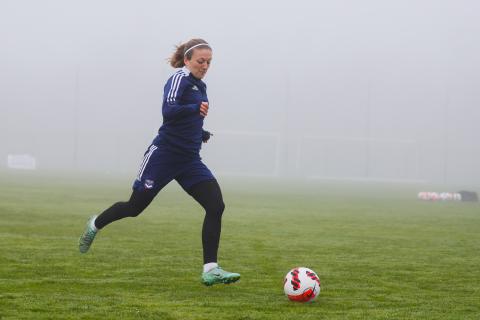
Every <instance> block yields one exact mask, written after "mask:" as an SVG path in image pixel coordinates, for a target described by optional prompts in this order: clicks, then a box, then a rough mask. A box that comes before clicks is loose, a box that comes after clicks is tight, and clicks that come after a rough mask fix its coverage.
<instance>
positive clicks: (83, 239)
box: [78, 216, 98, 253]
mask: <svg viewBox="0 0 480 320" xmlns="http://www.w3.org/2000/svg"><path fill="white" fill-rule="evenodd" d="M95 218H97V216H93V217H91V218H90V219H88V221H87V225H86V227H85V231H84V232H83V234H82V235H81V236H80V239H79V240H78V247H79V249H80V252H81V253H85V252H87V251H88V249H90V246H91V245H92V242H93V239H95V236H96V235H97V232H98V230H95V229H94V228H92V221H94V220H95Z"/></svg>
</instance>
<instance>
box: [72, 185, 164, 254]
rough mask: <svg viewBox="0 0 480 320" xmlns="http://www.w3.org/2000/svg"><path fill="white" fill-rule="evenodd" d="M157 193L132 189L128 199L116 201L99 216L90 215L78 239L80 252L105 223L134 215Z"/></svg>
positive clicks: (87, 246) (86, 247)
mask: <svg viewBox="0 0 480 320" xmlns="http://www.w3.org/2000/svg"><path fill="white" fill-rule="evenodd" d="M157 193H158V191H157V192H154V191H153V190H148V189H144V190H136V189H134V190H133V192H132V195H131V196H130V199H129V200H128V201H126V202H117V203H115V204H114V205H112V206H111V207H110V208H108V209H107V210H105V211H104V212H102V213H101V214H100V215H99V216H93V217H91V218H90V220H88V222H87V225H86V227H85V231H84V232H83V233H82V235H81V236H80V239H79V241H78V245H79V249H80V252H81V253H85V252H87V251H88V249H90V246H91V245H92V242H93V240H94V239H95V236H96V235H97V232H98V231H99V230H100V229H102V228H103V227H105V226H106V225H107V224H109V223H112V222H113V221H116V220H119V219H123V218H126V217H136V216H138V215H139V214H140V213H142V211H143V210H144V209H145V208H146V207H148V205H149V204H150V202H152V200H153V198H155V195H156V194H157Z"/></svg>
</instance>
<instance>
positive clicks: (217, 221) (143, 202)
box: [95, 180, 225, 263]
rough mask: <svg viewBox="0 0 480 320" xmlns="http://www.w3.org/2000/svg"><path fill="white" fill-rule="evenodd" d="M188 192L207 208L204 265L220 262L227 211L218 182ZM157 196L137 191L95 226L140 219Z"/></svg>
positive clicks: (199, 185) (100, 216) (204, 232)
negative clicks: (218, 259) (140, 215)
mask: <svg viewBox="0 0 480 320" xmlns="http://www.w3.org/2000/svg"><path fill="white" fill-rule="evenodd" d="M187 192H188V194H189V195H191V196H192V197H193V198H194V199H195V200H196V201H197V202H198V203H199V204H200V205H201V206H202V207H203V208H204V209H205V219H204V220H203V228H202V244H203V262H204V263H209V262H217V252H218V244H219V241H220V233H221V230H222V214H223V211H224V209H225V204H224V203H223V197H222V191H221V190H220V186H219V185H218V182H217V181H216V180H207V181H202V182H200V183H198V184H196V185H194V186H193V187H192V188H190V189H189V190H188V191H187ZM155 195H156V193H154V192H151V190H145V191H136V190H134V191H133V192H132V195H131V196H130V200H128V201H127V202H117V203H115V204H114V205H112V206H111V207H110V208H108V209H107V210H105V211H104V212H103V213H102V214H100V215H99V216H98V217H97V219H96V220H95V226H96V227H97V228H98V229H102V228H103V227H105V226H106V225H108V224H110V223H112V222H113V221H116V220H119V219H123V218H126V217H136V216H138V215H139V214H140V213H142V211H143V210H145V208H146V207H148V205H149V204H150V203H151V202H152V200H153V198H155Z"/></svg>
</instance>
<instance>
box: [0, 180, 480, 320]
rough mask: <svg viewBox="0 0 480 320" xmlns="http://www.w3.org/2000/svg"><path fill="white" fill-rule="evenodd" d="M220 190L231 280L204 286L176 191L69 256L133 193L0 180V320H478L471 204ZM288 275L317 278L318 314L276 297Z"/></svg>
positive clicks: (347, 192) (362, 189)
mask: <svg viewBox="0 0 480 320" xmlns="http://www.w3.org/2000/svg"><path fill="white" fill-rule="evenodd" d="M220 182H221V184H222V187H223V192H224V198H225V202H226V205H227V209H226V212H225V215H224V220H223V232H222V241H221V247H220V262H221V264H222V266H223V267H224V268H225V269H227V270H231V271H235V272H239V273H241V274H242V279H241V280H240V281H239V282H238V283H236V284H233V285H228V286H226V285H221V286H214V287H204V286H203V285H201V284H200V282H199V277H200V271H201V265H202V260H201V242H200V231H201V230H200V228H201V223H202V219H203V213H202V211H201V208H200V207H199V206H198V205H197V204H196V203H194V202H193V200H191V199H190V198H189V197H188V196H187V195H186V194H185V193H183V192H182V191H181V190H180V189H179V188H178V187H177V186H176V185H174V184H171V185H169V186H168V187H167V188H166V189H165V190H164V191H163V192H162V193H161V194H160V195H159V196H158V197H157V198H156V200H155V201H154V203H153V204H152V205H151V206H150V207H149V208H148V209H147V210H146V211H145V212H144V213H143V214H142V215H141V216H140V217H138V218H135V219H133V218H129V219H124V220H122V221H119V222H116V223H114V224H112V225H110V226H108V227H107V228H105V229H104V230H102V232H101V233H100V234H99V236H98V238H97V239H96V240H95V243H94V245H93V247H92V249H91V251H90V252H89V253H87V254H85V255H80V254H79V253H78V246H77V240H78V236H79V235H80V233H81V232H82V230H83V227H84V223H85V221H86V219H87V218H88V217H89V216H90V215H91V214H93V213H95V212H98V211H100V210H103V209H104V208H106V207H107V206H109V205H110V204H112V203H113V202H115V201H118V200H123V199H125V198H126V197H127V196H128V195H129V192H130V190H129V185H130V181H129V180H128V179H121V178H117V179H114V178H106V177H104V176H102V177H100V176H99V177H96V178H88V177H81V178H79V177H76V178H69V179H67V178H66V177H48V176H45V175H40V174H35V175H32V174H31V173H28V172H13V173H11V172H10V173H9V172H0V319H2V320H6V319H165V320H169V319H186V320H188V319H238V320H250V319H274V320H278V319H480V210H479V209H480V206H479V205H478V204H472V203H451V202H450V203H447V202H445V203H426V202H419V201H417V200H416V199H415V195H416V192H417V191H419V190H418V189H417V188H415V187H414V186H410V187H406V186H403V187H401V188H399V187H391V186H385V185H381V186H372V185H368V186H365V185H361V184H357V185H354V186H351V185H342V184H330V185H328V184H315V183H308V184H307V183H305V184H301V183H298V182H297V183H295V184H291V185H290V186H287V185H279V184H278V183H276V182H275V181H259V180H254V181H249V180H248V179H244V180H243V181H241V182H239V183H236V182H235V181H223V182H222V181H220ZM380 190H381V191H380ZM295 266H306V267H309V268H312V269H313V270H315V271H316V272H317V273H318V274H319V276H320V279H321V281H322V292H321V294H320V296H319V298H318V299H317V300H316V301H315V302H313V303H310V304H298V303H293V302H289V301H288V300H287V299H286V297H285V296H284V293H283V287H282V285H283V277H284V276H285V274H286V273H287V271H288V270H290V269H291V268H293V267H295Z"/></svg>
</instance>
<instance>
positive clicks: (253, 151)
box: [0, 0, 480, 187]
mask: <svg viewBox="0 0 480 320" xmlns="http://www.w3.org/2000/svg"><path fill="white" fill-rule="evenodd" d="M478 17H480V2H478V1H473V0H472V1H465V0H455V1H454V0H451V1H441V0H440V1H438V0H431V1H430V0H429V1H427V0H402V1H400V0H398V1H385V0H364V1H356V0H344V1H341V0H335V1H334V0H331V1H314V0H310V1H307V0H299V1H278V0H277V1H274V0H268V1H252V0H244V1H236V2H231V1H221V0H218V1H208V0H206V1H190V0H184V1H153V0H152V1H145V0H140V1H133V0H131V1H117V0H115V1H113V0H109V1H105V0H97V1H92V0H87V1H67V0H62V1H60V0H55V1H47V0H43V1H33V0H32V1H22V0H11V1H9V0H0V108H1V109H0V168H7V158H8V155H23V154H28V155H31V156H33V157H35V159H36V161H37V163H36V166H37V169H38V170H54V171H55V170H62V171H70V170H72V171H77V172H108V173H112V174H122V175H129V176H131V177H132V178H133V177H134V176H135V174H136V172H137V170H138V167H139V165H140V162H141V159H142V157H143V152H144V151H145V150H146V148H147V147H148V145H149V144H150V143H151V141H152V139H153V138H154V136H155V135H156V131H157V130H158V128H159V126H160V125H161V123H162V114H161V102H162V95H163V86H164V83H165V81H166V80H167V79H168V77H169V76H170V75H171V74H172V73H173V72H174V69H173V68H171V67H170V66H169V65H168V63H167V59H168V57H169V56H170V55H171V53H172V52H173V49H174V46H175V45H178V44H180V43H181V42H184V41H187V40H189V39H190V38H196V37H201V38H204V39H206V40H207V41H208V42H209V43H210V44H211V46H212V47H213V62H212V67H211V69H210V71H209V73H208V75H207V77H206V78H205V79H204V80H205V82H206V83H207V86H208V95H209V100H210V112H209V115H208V116H207V118H206V119H205V125H204V128H205V129H207V130H209V131H211V132H213V133H214V136H213V137H212V139H211V140H210V141H209V142H208V143H207V144H204V145H203V148H202V151H201V155H202V158H203V160H204V161H205V163H206V164H207V165H208V166H209V167H210V168H211V169H212V171H213V172H214V173H216V174H218V175H238V176H266V177H290V178H299V179H333V180H361V181H363V180H365V181H370V180H373V181H393V182H427V183H438V184H444V185H456V186H465V187H468V186H473V185H476V186H478V185H479V183H478V182H479V181H480V170H478V164H479V163H480V148H479V142H478V138H479V137H480V128H479V125H478V122H479V119H480V41H479V35H480V22H479V20H478Z"/></svg>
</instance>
